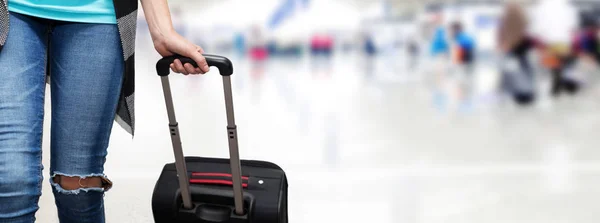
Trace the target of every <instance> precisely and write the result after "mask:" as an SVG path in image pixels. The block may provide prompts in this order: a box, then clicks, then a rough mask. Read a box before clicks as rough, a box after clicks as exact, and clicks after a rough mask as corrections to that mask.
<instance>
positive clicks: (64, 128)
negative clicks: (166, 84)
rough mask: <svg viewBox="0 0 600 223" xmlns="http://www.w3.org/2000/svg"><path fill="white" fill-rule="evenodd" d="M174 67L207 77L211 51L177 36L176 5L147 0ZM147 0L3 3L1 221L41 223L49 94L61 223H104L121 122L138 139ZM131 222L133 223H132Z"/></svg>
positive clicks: (153, 29) (152, 24)
mask: <svg viewBox="0 0 600 223" xmlns="http://www.w3.org/2000/svg"><path fill="white" fill-rule="evenodd" d="M141 3H142V6H143V8H144V12H145V15H146V19H147V20H148V24H149V29H150V33H151V35H152V39H153V42H154V47H155V49H156V50H157V51H158V53H159V54H160V55H162V56H167V55H172V54H181V55H184V56H188V57H191V58H193V59H194V60H195V61H196V62H197V63H198V64H199V65H200V68H194V67H192V66H191V65H190V64H185V65H183V64H181V62H180V61H175V62H174V63H173V64H171V69H172V70H173V71H175V72H179V73H183V74H186V75H187V74H203V73H206V72H208V70H209V69H208V65H207V64H206V61H205V59H204V57H203V56H202V55H201V53H202V52H203V51H202V49H201V48H200V47H199V46H196V45H194V44H192V43H190V42H189V41H187V40H185V39H184V38H183V37H182V36H180V35H179V34H177V33H176V32H175V31H174V29H173V26H172V23H171V19H170V14H169V10H168V5H167V1H166V0H141ZM137 4H138V3H137V0H114V3H113V0H78V1H62V0H8V2H7V0H0V48H1V51H0V222H2V223H6V222H10V223H26V222H27V223H30V222H34V221H35V213H36V211H37V210H38V204H37V202H38V199H39V196H40V194H41V188H42V163H41V155H42V154H41V152H42V150H41V145H42V128H43V118H44V117H43V116H44V95H45V93H44V89H45V81H46V75H47V74H48V75H49V76H50V77H51V78H50V79H49V83H50V90H51V95H52V97H51V101H52V120H51V123H52V125H51V136H50V139H51V154H50V156H51V165H50V174H51V177H50V179H49V180H50V183H51V184H52V189H53V193H54V197H55V202H56V205H57V207H58V216H59V219H60V222H62V223H70V222H77V223H82V222H93V223H97V222H104V204H103V194H104V192H105V191H107V190H108V189H110V188H111V186H112V183H111V181H110V180H108V179H107V178H106V176H105V175H104V173H103V171H104V167H103V165H104V162H105V159H106V154H107V147H108V141H109V138H110V132H111V128H112V124H113V120H114V119H116V120H117V121H118V123H120V124H122V126H123V127H124V128H125V129H126V130H127V131H129V132H130V133H131V134H133V130H134V128H133V127H134V125H133V124H134V115H133V112H134V109H133V98H134V79H133V78H134V74H133V71H134V63H133V58H134V49H135V47H134V46H135V44H134V40H135V31H136V29H135V27H136V26H135V22H136V18H137V6H138V5H137ZM126 221H127V220H125V219H124V222H126Z"/></svg>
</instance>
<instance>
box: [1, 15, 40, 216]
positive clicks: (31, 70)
mask: <svg viewBox="0 0 600 223" xmlns="http://www.w3.org/2000/svg"><path fill="white" fill-rule="evenodd" d="M0 4H1V3H0ZM46 30H47V26H45V25H44V24H42V23H40V22H39V21H34V20H33V19H32V18H30V17H27V16H23V15H19V14H13V13H11V14H10V32H9V35H8V39H7V42H6V45H5V46H4V49H3V50H2V51H1V52H0V222H2V223H9V222H10V223H31V222H34V221H35V213H36V211H37V210H38V204H37V203H38V199H39V196H40V195H41V192H42V191H41V190H42V187H41V183H42V149H41V147H42V131H43V123H44V90H45V87H46V84H45V82H44V81H45V70H46V50H47V47H46V43H47V35H46V34H47V33H46Z"/></svg>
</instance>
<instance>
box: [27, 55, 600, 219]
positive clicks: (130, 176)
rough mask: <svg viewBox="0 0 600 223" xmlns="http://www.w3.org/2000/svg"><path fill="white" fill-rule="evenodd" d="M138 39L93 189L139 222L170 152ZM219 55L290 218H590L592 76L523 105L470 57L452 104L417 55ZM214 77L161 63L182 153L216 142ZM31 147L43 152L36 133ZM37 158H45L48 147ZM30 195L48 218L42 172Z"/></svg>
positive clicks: (595, 168) (220, 150)
mask: <svg viewBox="0 0 600 223" xmlns="http://www.w3.org/2000/svg"><path fill="white" fill-rule="evenodd" d="M145 46H149V45H144V44H138V53H137V55H138V56H137V57H138V62H137V66H136V72H137V77H136V82H137V88H136V91H137V92H136V99H137V100H136V109H135V110H136V115H137V118H136V136H135V138H133V139H132V138H131V136H129V135H128V134H126V132H125V131H123V130H121V129H120V128H119V127H118V126H117V125H115V127H114V131H113V133H114V134H113V136H112V141H111V144H110V148H109V157H108V161H107V163H106V171H105V173H106V174H107V175H108V176H109V177H110V178H111V179H112V180H113V181H114V185H115V186H114V188H113V189H112V190H111V191H109V192H108V193H107V194H106V196H105V199H106V213H107V222H109V223H124V222H126V223H147V222H152V211H151V195H152V191H153V188H154V184H155V182H156V180H157V179H158V175H159V173H160V171H161V169H162V168H163V165H164V164H165V163H169V162H173V160H174V159H173V155H172V149H171V142H170V137H169V133H168V132H169V130H168V127H167V115H166V111H165V105H164V100H163V95H162V91H161V85H160V79H159V77H157V76H156V75H155V71H154V69H153V67H154V63H155V61H157V59H159V57H158V55H157V54H156V53H155V52H153V51H152V49H145ZM231 59H232V61H233V62H234V64H235V72H234V77H233V91H234V100H235V109H236V119H237V124H238V134H239V139H240V150H241V156H242V158H245V159H261V160H268V161H272V162H275V163H277V164H279V165H281V166H282V167H283V168H284V169H285V170H286V172H287V174H288V177H289V184H290V187H289V202H290V204H289V216H290V220H291V222H296V223H319V222H377V223H399V222H403V223H442V222H443V223H455V222H456V223H481V222H486V223H501V222H502V223H505V222H511V223H518V222H523V223H568V222H577V223H588V222H589V223H592V222H596V221H597V219H599V218H600V212H598V211H597V210H596V209H597V208H596V206H597V205H595V204H596V203H597V201H598V200H600V188H599V187H597V185H599V183H600V164H599V163H600V162H599V161H600V151H599V150H598V149H597V148H598V147H597V146H598V145H600V138H598V137H597V133H598V132H600V116H599V115H598V113H597V112H598V110H599V109H600V103H598V101H597V97H598V95H600V88H598V87H596V86H593V85H590V86H588V88H586V90H585V91H584V92H582V94H580V95H577V96H574V97H570V96H565V97H561V98H559V99H558V100H551V99H550V98H548V97H547V96H544V97H542V98H541V99H540V101H539V102H538V103H537V104H536V105H535V106H533V107H530V108H525V109H523V108H518V107H517V106H514V105H512V103H506V102H503V101H502V100H500V99H499V98H498V97H494V96H493V95H492V94H488V93H489V92H491V91H490V90H489V89H490V86H492V85H493V84H490V82H493V80H492V79H493V76H494V75H493V72H492V71H493V70H494V69H495V68H494V67H492V66H487V67H486V66H484V65H482V66H479V67H480V68H478V69H477V71H476V72H475V75H474V76H475V77H476V78H474V80H476V81H473V83H474V86H477V87H476V88H477V89H479V90H477V91H475V92H476V93H474V94H473V95H474V96H473V97H470V98H471V99H470V102H469V103H466V104H465V103H462V102H461V101H460V100H457V99H456V98H457V97H459V96H457V95H460V92H458V93H457V91H456V90H455V88H454V87H453V85H452V83H453V82H452V81H444V83H446V84H444V86H441V87H440V86H437V85H436V84H432V83H435V81H431V79H432V78H430V77H431V76H432V75H430V74H429V73H428V72H425V71H422V70H424V69H426V68H427V67H429V65H428V64H427V63H426V62H424V63H422V64H421V65H418V68H419V69H408V68H407V67H404V66H403V65H399V64H402V63H401V62H399V61H397V60H395V59H389V58H387V59H386V58H385V57H381V58H376V59H374V61H371V62H369V63H372V64H369V63H368V62H367V61H366V60H363V59H361V58H360V57H355V56H336V57H334V58H333V59H332V60H330V61H324V60H315V59H310V58H304V59H301V60H300V62H298V61H297V60H295V59H294V60H286V59H273V60H270V61H268V62H265V63H263V64H254V63H251V62H250V61H248V60H245V59H241V58H236V57H235V56H232V57H231ZM369 65H371V66H369ZM433 79H435V78H433ZM220 81H221V80H220V77H219V75H218V72H216V71H215V70H214V69H213V71H211V72H210V73H209V74H208V75H205V76H188V77H184V76H180V75H173V76H172V79H171V82H172V83H171V84H172V86H173V94H174V98H175V106H176V112H177V115H178V120H179V123H180V130H181V136H182V140H183V148H184V151H185V153H186V155H194V156H214V157H227V156H228V150H227V142H226V133H225V125H226V120H225V112H224V111H225V110H224V109H225V108H224V102H223V95H222V84H221V82H220ZM486 92H488V93H486ZM46 102H47V103H48V101H46ZM46 106H49V104H47V105H46ZM46 111H49V109H47V110H46ZM48 115H50V114H48ZM46 120H50V119H49V118H47V119H46ZM49 124H50V123H49V122H48V121H47V122H46V123H45V126H46V132H47V130H48V128H49ZM43 149H44V153H45V154H49V137H48V135H47V134H46V135H45V140H44V147H43ZM44 163H45V166H46V167H48V166H49V160H48V156H44ZM47 171H48V170H47V168H46V169H45V177H46V178H47V176H48V174H47ZM44 182H46V181H44ZM40 206H41V209H40V211H39V212H38V213H37V218H38V221H39V222H43V223H57V222H58V220H56V219H57V217H56V209H55V206H54V200H53V198H52V193H51V190H50V185H48V184H46V183H45V184H44V188H43V196H42V198H41V201H40Z"/></svg>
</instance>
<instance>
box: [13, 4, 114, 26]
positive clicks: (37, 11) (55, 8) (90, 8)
mask: <svg viewBox="0 0 600 223" xmlns="http://www.w3.org/2000/svg"><path fill="white" fill-rule="evenodd" d="M8 10H9V11H11V12H16V13H20V14H24V15H30V16H34V17H40V18H45V19H53V20H59V21H69V22H83V23H103V24H117V19H116V15H115V8H114V5H113V0H8Z"/></svg>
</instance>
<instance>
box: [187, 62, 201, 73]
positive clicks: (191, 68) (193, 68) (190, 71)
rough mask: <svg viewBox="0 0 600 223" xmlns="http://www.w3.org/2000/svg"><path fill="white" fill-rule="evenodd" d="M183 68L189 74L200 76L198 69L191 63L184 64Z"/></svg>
mask: <svg viewBox="0 0 600 223" xmlns="http://www.w3.org/2000/svg"><path fill="white" fill-rule="evenodd" d="M183 67H184V68H185V71H186V72H187V73H188V74H199V73H200V72H196V68H195V67H194V66H192V65H191V64H189V63H186V64H184V65H183Z"/></svg>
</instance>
